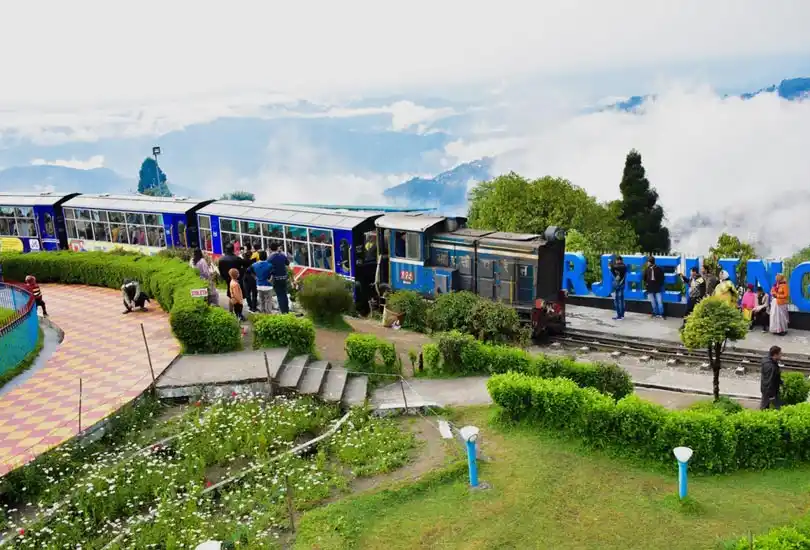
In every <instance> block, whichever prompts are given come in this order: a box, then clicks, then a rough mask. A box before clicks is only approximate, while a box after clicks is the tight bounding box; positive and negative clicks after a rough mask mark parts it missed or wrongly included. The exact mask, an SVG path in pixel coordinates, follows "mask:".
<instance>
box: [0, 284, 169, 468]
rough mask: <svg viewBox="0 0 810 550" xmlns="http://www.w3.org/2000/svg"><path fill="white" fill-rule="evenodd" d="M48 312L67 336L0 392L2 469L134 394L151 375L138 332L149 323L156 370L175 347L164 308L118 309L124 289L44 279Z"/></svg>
mask: <svg viewBox="0 0 810 550" xmlns="http://www.w3.org/2000/svg"><path fill="white" fill-rule="evenodd" d="M42 293H43V297H44V298H45V302H46V304H47V306H48V313H49V314H50V316H51V320H52V321H53V322H54V323H55V324H56V325H58V326H59V327H60V328H61V329H62V330H63V331H64V332H65V339H64V341H63V342H62V344H60V345H59V347H58V348H57V349H56V351H55V352H54V354H53V355H52V356H51V357H50V358H49V359H48V361H47V363H46V364H45V366H44V367H42V368H41V369H40V370H38V371H37V372H36V373H34V375H33V376H31V378H30V379H28V380H26V381H25V382H24V383H23V384H22V385H20V386H19V387H16V388H14V389H13V390H11V391H10V392H9V393H7V394H6V395H3V396H2V397H0V476H2V475H5V474H6V473H8V472H9V471H10V470H12V469H14V468H16V467H19V466H21V465H23V464H25V463H27V462H29V461H31V460H32V459H33V458H35V457H36V456H38V455H39V454H42V453H43V452H45V451H47V450H48V449H50V448H52V447H54V446H56V445H58V444H60V443H62V442H64V441H66V440H67V439H70V438H71V437H73V436H74V435H76V434H77V433H78V432H79V380H80V379H81V384H82V415H81V417H82V418H81V424H82V428H83V429H86V428H88V427H90V426H92V425H93V424H95V423H96V422H98V421H99V420H101V419H103V418H105V417H107V416H109V415H110V414H111V413H113V412H114V411H116V410H117V409H118V408H120V407H121V406H122V405H124V404H125V403H127V402H129V401H131V400H132V399H134V398H135V397H137V396H138V395H139V394H140V393H142V392H143V390H144V389H146V388H147V387H148V386H149V384H150V383H151V381H152V378H151V374H150V373H149V361H148V359H147V356H146V348H145V346H144V342H143V336H142V334H141V323H143V326H144V330H145V331H146V338H147V341H148V343H149V351H150V353H151V356H152V364H153V366H154V369H155V376H158V375H159V374H160V373H161V372H163V370H164V369H165V368H166V367H167V366H168V365H169V363H171V361H172V360H173V359H174V358H175V357H176V356H177V354H178V353H180V345H179V344H178V342H177V341H176V340H175V339H174V336H172V333H171V330H170V328H169V316H168V314H166V313H164V312H163V311H162V310H161V309H160V306H159V305H158V304H157V303H156V302H152V304H151V306H150V307H149V311H147V312H140V311H136V312H133V313H130V314H128V315H122V313H121V312H122V311H123V310H124V308H123V305H122V303H121V293H120V292H118V291H115V290H111V289H107V288H98V287H86V286H72V285H71V286H68V285H42Z"/></svg>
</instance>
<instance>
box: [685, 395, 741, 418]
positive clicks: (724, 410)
mask: <svg viewBox="0 0 810 550" xmlns="http://www.w3.org/2000/svg"><path fill="white" fill-rule="evenodd" d="M689 410H690V411H702V412H716V413H720V414H735V413H738V412H740V411H742V410H743V406H742V405H740V404H739V403H737V402H736V401H734V400H733V399H731V398H730V397H726V396H725V395H721V396H720V399H718V400H717V401H714V400H713V399H706V400H704V401H696V402H694V403H692V404H691V405H689Z"/></svg>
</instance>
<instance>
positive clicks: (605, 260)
mask: <svg viewBox="0 0 810 550" xmlns="http://www.w3.org/2000/svg"><path fill="white" fill-rule="evenodd" d="M612 259H613V254H602V261H601V265H600V266H599V267H600V270H601V272H602V280H601V281H599V282H598V283H594V284H592V285H591V292H593V294H594V295H595V296H599V297H600V298H607V297H608V296H610V295H611V294H612V293H613V274H612V273H611V272H610V268H609V267H608V265H609V264H610V261H611V260H612Z"/></svg>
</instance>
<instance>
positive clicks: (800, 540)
mask: <svg viewBox="0 0 810 550" xmlns="http://www.w3.org/2000/svg"><path fill="white" fill-rule="evenodd" d="M753 543H754V545H753V546H751V545H750V544H749V541H748V537H742V538H740V539H738V540H736V541H734V542H732V543H729V544H726V545H725V546H724V548H725V549H726V550H750V549H751V548H753V549H755V550H803V549H805V548H810V518H803V519H801V520H799V521H797V522H796V523H795V524H793V525H787V526H784V527H777V528H775V529H771V530H770V531H768V532H767V533H765V534H764V535H758V536H756V537H754V540H753Z"/></svg>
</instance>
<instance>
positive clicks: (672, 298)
mask: <svg viewBox="0 0 810 550" xmlns="http://www.w3.org/2000/svg"><path fill="white" fill-rule="evenodd" d="M655 263H656V264H657V265H658V267H660V268H661V269H662V270H663V271H664V288H666V287H668V286H670V285H676V284H678V283H679V282H681V276H680V275H678V273H677V272H676V271H675V270H676V269H677V268H678V266H679V265H681V258H680V256H655ZM664 301H665V302H680V301H681V292H680V291H676V290H665V291H664Z"/></svg>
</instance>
